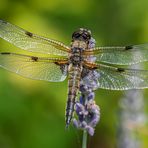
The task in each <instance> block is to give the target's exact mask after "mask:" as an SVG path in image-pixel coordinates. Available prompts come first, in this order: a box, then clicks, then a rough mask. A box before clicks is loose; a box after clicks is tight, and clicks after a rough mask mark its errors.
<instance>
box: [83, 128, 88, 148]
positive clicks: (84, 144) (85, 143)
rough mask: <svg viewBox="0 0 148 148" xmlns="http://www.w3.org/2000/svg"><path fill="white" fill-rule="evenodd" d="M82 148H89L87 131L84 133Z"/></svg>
mask: <svg viewBox="0 0 148 148" xmlns="http://www.w3.org/2000/svg"><path fill="white" fill-rule="evenodd" d="M82 148H87V131H86V130H84V131H83V141H82Z"/></svg>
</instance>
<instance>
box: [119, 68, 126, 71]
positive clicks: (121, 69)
mask: <svg viewBox="0 0 148 148" xmlns="http://www.w3.org/2000/svg"><path fill="white" fill-rule="evenodd" d="M124 71H125V69H124V68H117V72H124Z"/></svg>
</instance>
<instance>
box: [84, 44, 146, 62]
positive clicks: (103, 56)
mask: <svg viewBox="0 0 148 148" xmlns="http://www.w3.org/2000/svg"><path fill="white" fill-rule="evenodd" d="M83 54H84V55H94V56H95V57H96V61H97V62H102V63H109V64H117V65H132V64H136V63H140V62H144V61H148V43H147V44H141V45H133V46H125V47H96V48H93V49H90V50H86V51H84V53H83Z"/></svg>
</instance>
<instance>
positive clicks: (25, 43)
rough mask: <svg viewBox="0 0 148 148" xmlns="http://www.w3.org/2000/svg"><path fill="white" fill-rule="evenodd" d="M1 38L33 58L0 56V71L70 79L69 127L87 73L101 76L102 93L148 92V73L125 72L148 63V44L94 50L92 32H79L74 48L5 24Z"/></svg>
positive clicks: (53, 79)
mask: <svg viewBox="0 0 148 148" xmlns="http://www.w3.org/2000/svg"><path fill="white" fill-rule="evenodd" d="M0 37H1V38H2V39H4V40H6V41H8V42H9V43H11V44H13V45H14V46H16V47H19V48H21V49H23V50H26V51H28V52H29V53H30V52H31V53H32V55H33V56H32V55H26V54H18V53H13V52H0V67H2V68H4V69H6V70H9V71H11V72H14V73H17V74H19V75H21V76H24V77H27V78H31V79H35V80H45V81H49V82H61V81H64V80H65V79H66V78H67V77H68V97H67V106H66V115H65V116H66V125H67V126H69V124H70V123H71V120H72V118H73V113H74V106H75V103H76V98H77V96H78V93H79V87H80V81H81V80H82V78H83V77H84V74H83V73H84V71H85V73H86V72H87V70H88V71H93V70H95V71H97V72H98V73H99V74H100V77H99V78H98V83H99V88H102V89H109V90H129V89H144V88H148V70H139V69H128V68H124V66H128V65H133V64H137V63H140V62H145V61H148V43H146V44H141V45H130V46H118V47H110V46H109V47H92V48H91V47H90V46H89V43H90V40H91V38H92V35H91V31H89V30H87V29H84V28H80V29H78V30H76V31H75V32H74V33H73V34H72V41H71V44H70V45H69V46H67V45H65V44H63V43H62V42H59V41H56V40H53V39H49V38H45V37H42V36H39V35H36V34H33V33H32V32H29V31H26V30H24V29H22V28H20V27H18V26H16V25H13V24H11V23H9V22H6V21H3V20H0ZM37 53H39V54H41V56H38V55H37ZM90 57H94V58H95V60H91V58H90Z"/></svg>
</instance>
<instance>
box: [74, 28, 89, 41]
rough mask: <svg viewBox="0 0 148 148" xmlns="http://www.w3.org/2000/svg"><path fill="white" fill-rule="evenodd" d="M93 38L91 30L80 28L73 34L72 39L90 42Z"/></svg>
mask: <svg viewBox="0 0 148 148" xmlns="http://www.w3.org/2000/svg"><path fill="white" fill-rule="evenodd" d="M90 39H91V31H90V30H87V29H84V28H80V29H78V30H77V31H75V32H74V33H73V34H72V40H79V41H84V42H88V41H89V40H90Z"/></svg>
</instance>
